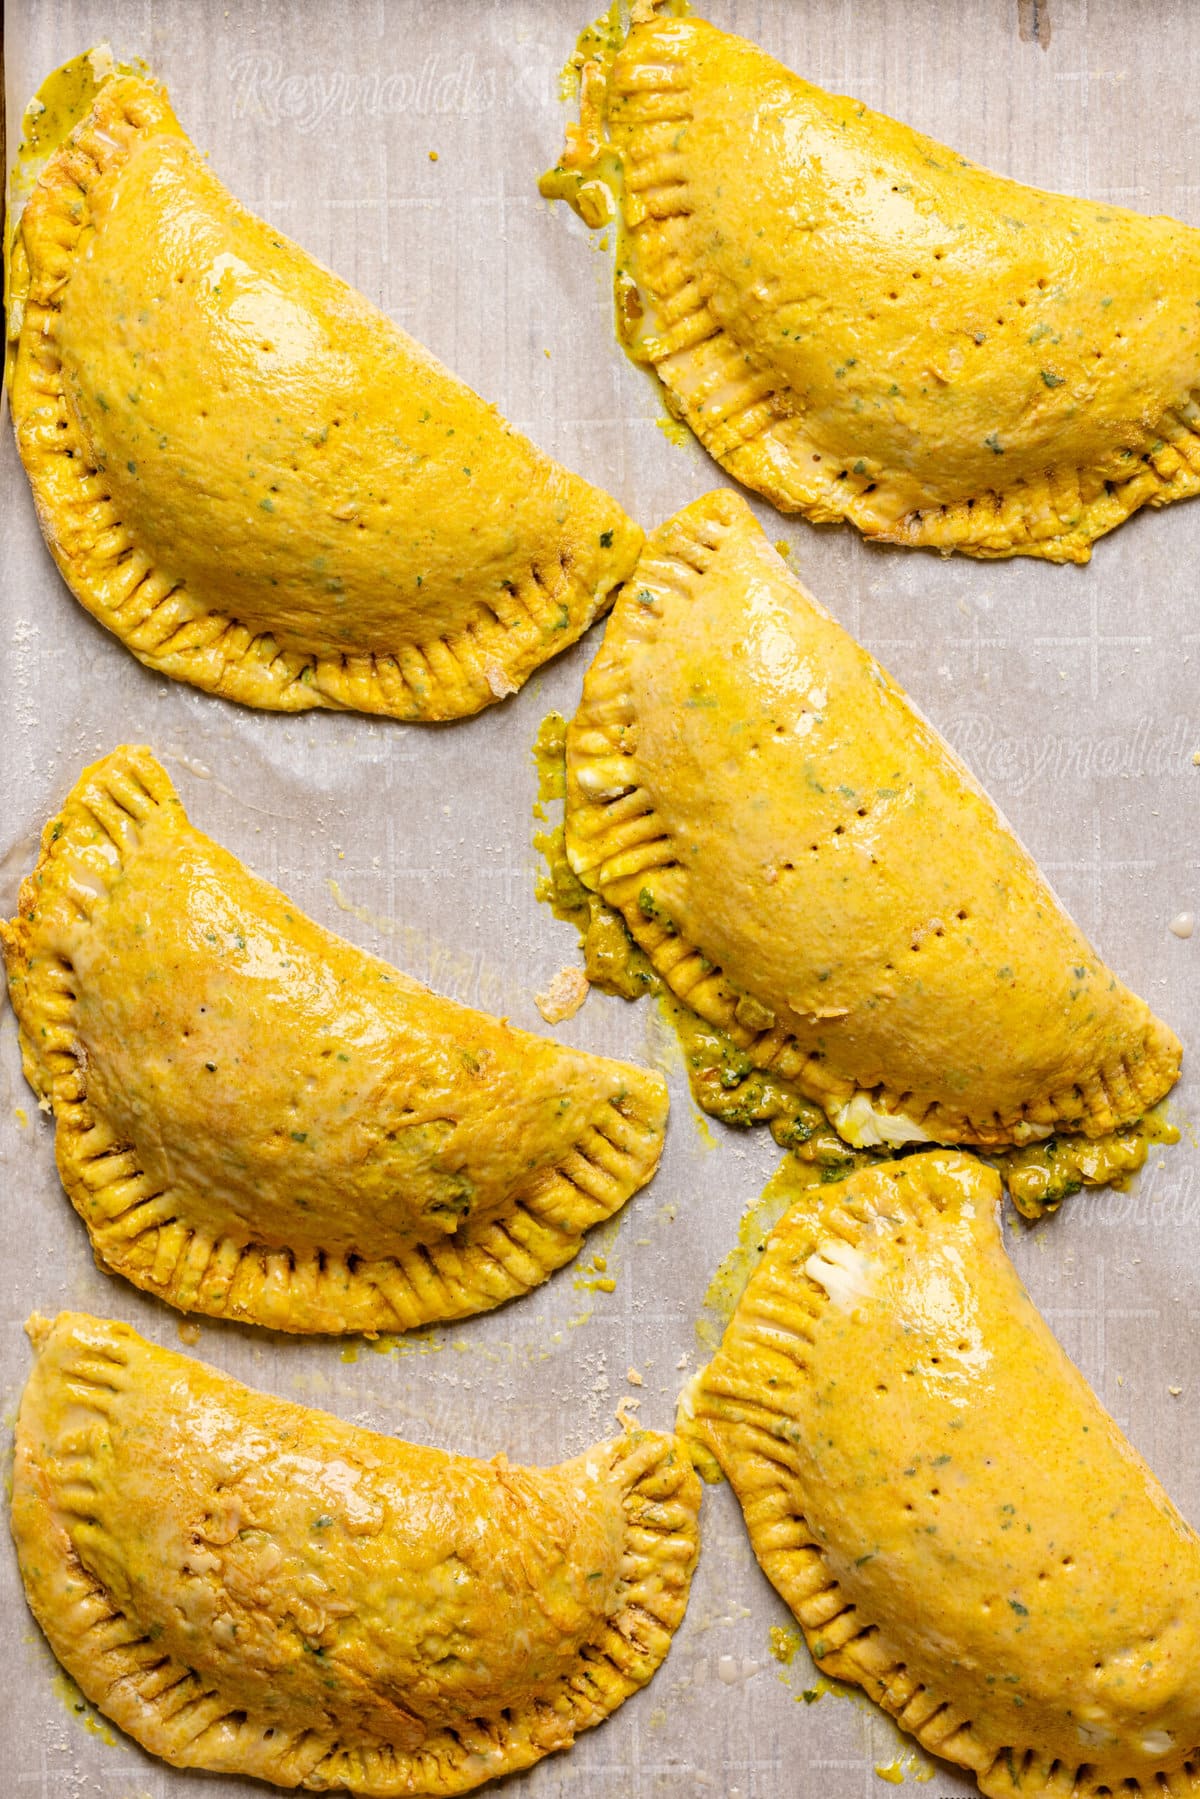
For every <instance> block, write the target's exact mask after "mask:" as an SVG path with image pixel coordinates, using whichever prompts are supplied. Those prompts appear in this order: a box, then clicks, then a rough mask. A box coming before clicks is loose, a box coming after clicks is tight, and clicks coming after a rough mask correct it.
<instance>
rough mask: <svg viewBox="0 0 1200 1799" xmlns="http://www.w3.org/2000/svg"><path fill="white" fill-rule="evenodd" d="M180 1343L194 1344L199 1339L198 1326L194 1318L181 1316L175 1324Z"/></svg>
mask: <svg viewBox="0 0 1200 1799" xmlns="http://www.w3.org/2000/svg"><path fill="white" fill-rule="evenodd" d="M176 1329H177V1330H178V1332H179V1341H180V1342H181V1343H188V1344H192V1345H194V1344H196V1343H198V1342H199V1341H200V1326H199V1325H198V1324H197V1323H196V1321H195V1319H194V1318H181V1319H180V1320H179V1322H178V1324H177V1325H176Z"/></svg>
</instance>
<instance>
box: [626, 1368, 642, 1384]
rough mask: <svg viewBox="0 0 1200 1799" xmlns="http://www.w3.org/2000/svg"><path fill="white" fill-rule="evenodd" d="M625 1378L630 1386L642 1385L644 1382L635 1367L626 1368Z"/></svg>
mask: <svg viewBox="0 0 1200 1799" xmlns="http://www.w3.org/2000/svg"><path fill="white" fill-rule="evenodd" d="M625 1379H626V1380H627V1381H628V1382H629V1384H630V1386H631V1387H644V1386H645V1384H646V1383H645V1381H644V1380H643V1379H642V1377H641V1375H640V1374H639V1373H638V1371H637V1369H636V1368H628V1369H626V1371H625Z"/></svg>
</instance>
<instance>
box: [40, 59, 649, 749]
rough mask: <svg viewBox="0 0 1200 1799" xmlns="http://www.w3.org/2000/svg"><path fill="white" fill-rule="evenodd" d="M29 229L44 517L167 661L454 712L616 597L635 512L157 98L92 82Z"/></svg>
mask: <svg viewBox="0 0 1200 1799" xmlns="http://www.w3.org/2000/svg"><path fill="white" fill-rule="evenodd" d="M183 199H186V200H187V201H188V202H189V205H188V207H184V208H182V209H181V205H180V202H181V200H183ZM160 215H161V216H160ZM176 215H179V216H176ZM180 217H182V220H183V223H182V224H181V223H180ZM19 232H20V244H19V249H18V254H17V259H16V262H15V263H14V283H13V286H14V297H15V301H16V305H15V308H14V311H15V314H19V316H20V319H21V325H20V335H19V342H18V346H17V352H16V356H15V360H14V367H13V379H12V412H13V421H14V425H15V427H16V432H17V442H18V446H19V448H20V452H21V456H22V460H23V461H24V464H25V467H26V471H27V473H28V475H29V478H30V482H31V485H32V488H33V493H34V500H35V503H36V506H37V510H38V517H39V520H40V522H41V526H42V530H43V532H44V535H45V537H46V541H47V544H48V545H49V547H50V550H51V552H52V554H53V555H54V558H55V560H56V562H57V563H58V566H59V568H60V569H61V571H62V574H63V576H64V578H65V580H66V581H67V583H68V585H69V586H70V588H71V590H72V592H73V593H74V594H75V595H76V597H77V598H78V599H79V600H80V601H81V602H82V603H83V604H84V605H85V606H86V607H87V609H88V610H89V611H90V612H91V613H93V615H94V616H95V617H96V618H98V619H99V620H100V622H101V623H102V624H104V625H105V626H106V627H107V628H108V629H109V630H111V631H113V632H114V633H115V634H116V635H117V636H118V637H119V638H121V640H122V642H124V643H125V644H126V645H127V647H128V648H129V649H131V650H132V651H133V653H134V654H135V655H136V656H137V657H138V658H139V660H141V661H142V662H144V663H146V664H147V666H148V667H151V668H154V669H157V670H160V671H161V672H163V673H164V674H168V675H170V676H172V677H173V678H174V679H176V680H182V681H187V682H190V683H191V684H193V685H195V686H198V687H202V688H205V689H206V690H208V691H209V692H213V693H218V694H221V695H223V696H224V697H226V698H229V699H234V700H238V701H241V702H243V703H244V704H247V705H253V706H265V707H270V708H272V709H274V710H280V711H303V710H306V709H308V708H311V707H314V706H320V707H334V708H351V709H354V710H357V711H364V712H375V713H384V714H387V715H389V716H391V717H394V718H401V719H445V718H454V717H459V716H462V715H464V714H468V713H472V712H476V711H478V710H479V709H480V708H481V707H483V706H487V705H490V704H492V703H493V701H495V700H497V699H500V698H503V697H504V696H505V695H506V694H508V693H512V692H515V691H516V689H517V688H518V687H519V686H520V685H521V683H522V682H523V681H524V680H525V679H526V678H527V677H528V675H529V674H530V673H531V672H532V670H533V669H534V668H536V667H538V666H539V665H540V664H541V663H543V662H545V661H546V660H547V659H548V658H549V657H550V656H551V655H554V654H557V652H558V651H559V650H561V649H564V648H565V647H566V646H567V645H568V644H570V643H572V642H574V641H575V639H576V638H577V637H578V636H579V635H580V634H581V632H583V631H584V630H586V628H587V627H588V625H590V624H591V623H592V621H593V620H594V619H595V618H596V617H597V616H598V615H599V613H601V612H602V611H604V610H605V609H606V607H607V605H608V604H609V602H610V599H611V595H612V593H613V591H614V590H615V588H616V586H617V585H618V584H619V582H620V580H621V579H622V578H623V576H624V575H625V574H626V573H627V572H628V569H629V567H630V566H631V564H632V562H633V560H634V557H635V556H636V554H637V549H638V545H639V544H640V542H641V532H640V531H639V530H638V528H637V527H636V526H635V525H633V524H632V523H631V521H630V520H629V519H628V518H626V516H625V514H624V513H623V511H622V510H621V508H620V507H619V506H618V505H617V504H616V502H615V501H613V500H611V499H610V498H609V497H608V496H607V495H605V494H603V493H601V492H600V491H599V490H598V489H595V488H592V487H589V486H588V485H587V484H586V483H585V482H583V481H582V480H580V479H579V478H578V477H576V476H574V475H570V474H568V473H567V471H565V470H563V469H561V468H560V467H559V466H558V465H557V464H555V463H553V462H552V461H551V460H550V459H549V458H548V457H546V456H544V455H543V454H542V453H541V452H540V451H538V450H537V449H535V448H534V446H533V445H531V444H529V443H528V442H527V441H526V440H525V439H523V438H522V437H520V435H519V434H518V433H516V432H515V431H513V429H512V428H511V427H510V426H509V425H507V424H506V423H505V422H504V421H503V420H502V419H501V418H500V417H499V416H498V414H496V413H495V411H494V409H492V408H490V407H487V406H485V405H484V403H483V402H482V401H481V400H479V399H478V397H477V396H476V395H475V394H473V393H472V392H471V391H470V390H469V389H468V388H466V387H465V386H464V385H463V384H462V383H461V382H459V381H457V380H455V379H454V377H453V376H451V375H449V374H448V373H447V371H445V370H444V369H443V368H442V367H441V365H440V364H438V363H437V362H436V361H435V360H434V358H432V357H431V356H429V354H428V353H427V352H426V351H424V350H423V349H422V348H421V347H420V346H419V345H418V344H416V343H414V342H413V341H412V340H411V339H409V338H407V337H405V336H404V335H403V334H402V333H401V332H399V331H398V330H396V328H395V327H393V326H392V325H391V323H390V322H389V321H388V320H386V319H385V318H384V317H383V315H382V314H379V313H377V312H375V310H374V309H373V308H371V307H369V306H368V305H367V303H366V301H364V300H362V299H361V298H360V297H359V296H357V295H356V294H354V293H353V292H352V291H351V290H350V289H349V288H347V287H345V286H344V285H343V284H342V283H341V282H339V281H337V280H336V278H335V277H334V276H332V275H329V274H328V273H327V272H326V271H325V270H323V269H321V268H319V266H318V265H317V264H316V263H314V262H312V261H311V260H310V259H309V258H308V257H306V256H305V255H304V254H303V253H302V252H301V251H299V250H298V249H296V248H295V247H294V246H292V245H290V244H288V243H287V242H286V240H283V239H281V238H280V237H279V236H278V235H277V234H276V233H274V232H273V231H271V230H270V229H269V228H268V227H267V226H266V225H264V224H263V223H262V222H261V221H259V220H257V219H254V218H253V217H251V215H249V214H248V213H246V212H245V211H244V210H243V209H242V208H241V207H239V206H237V204H236V203H235V202H234V201H233V200H232V199H231V198H230V196H229V195H228V194H227V193H226V192H225V190H224V189H223V188H222V187H221V186H220V184H219V183H218V182H217V181H216V179H215V177H213V176H212V175H211V173H210V172H209V171H208V170H207V168H206V167H205V166H204V164H203V162H202V160H201V159H200V158H199V156H198V155H197V154H196V152H195V150H194V149H193V147H192V145H191V144H190V142H189V141H188V139H187V138H186V137H185V136H184V135H183V134H182V132H181V131H180V128H179V126H178V123H177V122H176V120H175V118H174V115H173V113H172V112H171V109H170V106H169V105H168V103H167V100H166V97H165V95H164V93H163V91H162V89H161V88H159V87H158V86H157V85H156V84H155V83H153V82H150V81H146V80H142V79H140V78H138V77H134V76H114V77H112V78H111V79H109V80H108V81H107V82H106V83H105V84H104V85H103V86H102V87H101V89H100V92H99V94H98V95H97V97H96V99H95V102H94V105H93V107H92V110H91V112H90V114H89V115H88V117H87V118H86V119H84V120H83V121H82V122H81V124H80V125H79V126H78V127H77V128H76V130H75V131H74V132H73V133H72V135H71V137H70V139H69V141H68V143H67V144H66V145H65V146H64V148H63V149H61V150H59V151H57V152H56V153H55V154H54V155H52V156H51V158H50V159H49V161H48V163H47V165H46V167H45V169H44V170H43V171H42V174H41V176H40V178H39V180H38V184H37V186H36V188H35V190H34V192H33V195H32V197H31V198H30V201H29V203H28V205H27V207H26V209H25V211H24V213H23V215H22V218H21V221H20V226H19ZM189 233H190V235H189ZM147 244H149V245H150V246H151V249H150V250H149V251H147V250H146V248H145V246H146V245H147ZM222 245H224V246H225V248H226V252H227V253H226V254H225V255H224V257H222V255H218V254H217V253H216V252H217V250H218V249H220V248H221V246H222ZM189 257H190V258H191V260H190V261H189V260H188V259H189ZM223 260H224V262H225V263H228V264H229V265H230V266H231V267H234V268H236V269H238V270H240V271H241V273H240V274H239V275H237V276H236V277H235V276H234V275H230V274H229V273H228V271H226V274H225V275H224V276H221V277H219V278H218V276H217V274H216V273H215V271H216V270H217V267H218V265H220V264H222V261H223ZM176 262H178V265H179V266H178V267H176V266H175V263H176ZM172 270H174V273H172ZM236 280H242V281H243V282H244V289H245V291H244V292H243V291H240V290H239V291H234V292H233V294H232V297H231V298H227V299H226V300H224V301H222V299H221V297H220V296H221V295H222V292H223V287H222V282H223V281H224V282H225V284H226V285H229V284H236ZM80 283H82V287H80V286H79V284H80ZM77 287H78V288H79V291H78V293H76V288H77ZM93 288H94V290H95V291H93ZM84 289H86V290H87V291H84ZM118 304H119V306H120V308H121V311H122V315H123V317H124V318H125V319H126V320H128V319H130V318H133V319H136V320H137V321H138V323H137V325H136V327H135V328H133V329H132V330H131V331H126V330H124V329H123V330H121V331H116V330H110V329H108V327H107V325H106V322H105V309H106V306H107V307H111V306H113V305H118ZM222 305H224V307H225V310H224V312H221V311H220V307H221V306H222ZM239 308H240V310H239ZM289 331H290V332H291V334H292V338H293V339H294V340H295V342H294V343H290V340H289V339H288V337H287V333H288V332H289ZM264 333H273V334H274V337H275V338H278V339H280V341H279V342H275V341H273V339H272V338H269V337H267V336H265V335H264ZM260 339H261V340H262V341H261V343H260V341H259V340H260ZM150 365H153V366H154V368H155V370H156V373H155V375H154V377H153V379H151V377H150V374H149V366H150ZM143 374H145V377H146V378H145V380H144V381H143V379H142V377H143ZM106 389H107V391H105V390H106ZM118 396H120V397H118ZM135 401H136V402H137V403H136V404H134V402H135ZM185 422H186V430H184V429H183V426H184V423H185ZM248 443H252V450H251V451H248V450H247V447H246V446H247V444H248ZM459 445H461V446H462V448H461V449H460V448H459V447H458V446H459ZM464 455H469V456H470V458H471V463H470V466H466V465H463V466H460V465H462V464H463V456H464ZM254 462H257V463H258V465H259V467H258V468H257V469H252V463H254ZM252 489H253V491H251V490H252Z"/></svg>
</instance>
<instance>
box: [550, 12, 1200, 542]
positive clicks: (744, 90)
mask: <svg viewBox="0 0 1200 1799" xmlns="http://www.w3.org/2000/svg"><path fill="white" fill-rule="evenodd" d="M582 94H583V101H582V119H581V128H580V129H579V130H578V131H576V130H574V129H572V130H571V131H569V132H568V139H569V142H568V149H567V151H566V153H565V154H564V157H563V160H562V162H561V163H560V164H559V166H558V168H557V169H556V170H554V171H552V172H551V174H550V175H549V176H547V177H546V178H545V181H544V187H545V191H547V192H551V193H565V194H567V195H568V196H570V195H571V193H572V190H573V189H574V190H575V192H576V194H577V193H578V188H579V186H580V185H593V184H594V182H595V179H596V177H597V176H598V175H601V174H603V173H604V172H605V171H606V170H608V169H611V167H612V165H613V163H614V162H616V163H617V164H619V167H620V171H621V179H620V181H619V182H618V183H617V184H616V186H617V190H618V194H619V200H618V205H619V208H620V213H621V219H622V225H623V234H622V235H623V243H622V254H621V261H620V270H621V272H620V273H619V275H618V285H617V303H618V304H617V311H618V322H619V327H620V329H621V332H622V335H623V337H624V339H625V342H626V344H627V346H628V348H629V349H630V351H631V353H632V354H633V355H634V357H635V358H636V359H637V360H639V361H642V362H645V363H648V364H650V365H651V366H652V367H653V368H654V370H655V371H656V373H657V375H658V377H659V379H660V380H661V381H662V383H663V385H664V388H665V390H666V394H667V398H668V401H669V404H670V405H671V408H672V410H673V411H676V412H678V413H679V414H680V416H682V417H683V418H684V419H686V421H687V423H688V424H689V425H690V426H691V428H692V430H693V431H694V432H695V433H696V435H697V437H698V438H699V439H700V441H701V443H702V444H703V445H704V447H705V449H707V450H708V451H709V452H710V454H711V455H713V456H715V457H716V459H717V461H718V462H720V463H721V465H722V467H724V468H725V469H727V470H728V471H729V473H730V474H731V475H733V476H735V477H736V478H737V479H738V480H739V481H743V482H745V484H746V485H747V486H748V487H752V488H754V489H755V490H756V491H757V492H759V493H761V494H765V495H766V497H767V498H768V499H769V500H771V501H772V502H773V503H774V504H775V505H776V506H778V507H780V508H781V509H782V510H783V511H785V512H802V513H803V514H804V515H805V517H807V518H809V519H812V520H814V521H818V522H833V521H838V520H842V519H847V520H849V521H850V523H852V524H854V525H857V527H858V529H859V530H860V531H862V532H863V533H864V535H865V536H867V537H872V538H877V539H881V540H882V541H884V542H887V543H898V544H910V545H921V546H927V547H931V548H936V549H941V550H947V551H948V550H965V551H967V552H968V553H969V554H970V555H974V556H1012V555H1017V554H1021V555H1028V556H1041V557H1045V558H1046V559H1047V560H1049V561H1052V562H1086V561H1087V559H1088V556H1089V554H1090V547H1091V544H1092V542H1093V540H1094V539H1095V538H1097V537H1101V536H1103V534H1104V533H1105V532H1106V531H1111V530H1112V529H1113V528H1114V526H1116V525H1119V524H1120V523H1121V521H1122V520H1123V519H1125V518H1128V516H1129V514H1130V513H1131V512H1135V511H1136V510H1137V509H1138V508H1139V507H1141V506H1145V505H1151V506H1163V505H1166V504H1167V502H1168V501H1170V500H1176V499H1183V498H1185V497H1186V496H1188V495H1190V494H1194V493H1195V492H1196V491H1197V489H1198V488H1200V435H1198V428H1197V419H1198V418H1200V410H1198V404H1197V400H1198V396H1200V310H1198V309H1197V301H1198V299H1200V232H1197V231H1195V230H1193V229H1190V228H1189V227H1188V226H1185V225H1181V224H1179V223H1178V222H1177V221H1176V220H1174V219H1168V218H1147V217H1144V216H1142V215H1141V214H1139V213H1133V212H1128V211H1126V210H1125V208H1123V207H1120V206H1110V205H1108V204H1106V203H1097V202H1094V201H1090V200H1077V199H1072V198H1068V197H1066V196H1064V195H1061V194H1049V193H1043V192H1040V191H1039V190H1038V189H1036V188H1029V187H1022V186H1021V185H1019V184H1018V183H1017V182H1015V181H1008V180H1005V179H1003V178H1002V177H1001V176H998V175H993V174H990V173H989V172H988V171H987V170H986V169H980V168H977V167H975V166H974V165H973V164H972V163H970V162H968V161H967V160H966V159H965V158H964V157H962V156H960V155H958V153H957V152H956V151H954V150H948V149H946V148H944V147H943V146H942V145H941V144H937V143H934V142H933V141H932V140H931V139H930V138H927V137H923V136H922V135H921V134H920V133H919V132H916V131H912V130H910V129H909V128H908V126H906V125H901V124H898V123H897V122H896V121H895V120H894V119H889V118H886V117H884V115H883V114H881V113H877V112H872V111H871V110H870V108H869V107H866V106H863V105H862V104H861V103H860V102H859V101H857V100H853V99H847V98H844V97H840V96H834V95H831V94H827V93H824V92H823V91H822V90H821V89H820V88H817V87H813V86H812V85H811V84H810V83H809V82H807V81H803V80H801V79H800V77H799V76H798V75H793V74H792V73H791V72H790V70H788V69H786V68H784V67H783V65H782V64H780V63H778V62H776V61H775V60H774V58H773V57H770V56H767V55H766V54H765V53H764V52H763V51H761V50H759V49H757V48H756V47H755V46H754V45H753V44H750V43H747V42H746V41H745V40H744V39H743V38H740V37H734V36H731V35H730V34H729V33H727V32H724V31H719V30H717V29H716V27H715V26H712V25H710V24H708V23H706V21H705V20H703V19H694V18H670V17H665V16H663V17H654V18H649V19H646V20H644V21H643V22H642V23H638V24H635V25H634V26H633V28H632V29H631V31H630V32H629V36H628V38H627V40H626V42H625V44H624V46H623V48H621V50H620V51H619V52H618V53H617V55H616V58H615V61H613V62H612V63H611V66H609V67H607V68H606V67H605V66H604V64H603V62H602V61H600V60H597V59H595V58H593V59H591V60H590V61H588V62H586V63H585V65H584V70H583V82H582ZM583 210H584V212H585V216H588V215H589V213H590V222H594V221H595V220H596V218H597V217H598V216H603V212H602V210H601V209H599V208H592V207H589V206H588V205H587V203H586V201H585V204H584V207H583Z"/></svg>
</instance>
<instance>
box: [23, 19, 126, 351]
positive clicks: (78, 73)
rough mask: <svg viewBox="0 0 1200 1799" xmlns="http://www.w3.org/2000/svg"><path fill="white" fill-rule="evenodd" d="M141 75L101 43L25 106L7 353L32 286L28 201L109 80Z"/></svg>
mask: <svg viewBox="0 0 1200 1799" xmlns="http://www.w3.org/2000/svg"><path fill="white" fill-rule="evenodd" d="M139 73H144V70H143V69H142V68H141V67H140V66H135V65H134V64H132V63H125V62H114V60H113V57H112V52H111V51H110V50H109V48H108V46H107V45H106V44H100V45H98V46H97V47H96V48H95V49H93V50H85V51H83V53H82V54H81V55H79V56H73V57H72V58H71V60H70V61H69V62H65V63H63V65H62V67H61V68H58V69H55V70H54V71H53V72H52V73H51V74H49V75H47V77H46V79H45V81H43V82H42V85H41V86H40V87H39V88H38V91H37V93H36V94H35V95H34V96H33V99H32V100H31V101H30V102H29V105H28V106H27V107H26V108H25V116H24V118H23V119H22V120H21V139H20V142H19V144H18V145H17V154H16V157H15V158H14V160H13V165H12V172H11V174H10V176H9V182H8V205H7V208H6V212H5V226H4V314H5V319H6V321H7V326H6V332H7V338H6V341H7V350H6V356H7V357H11V356H12V354H13V353H14V349H15V345H16V341H17V338H18V336H19V335H20V330H21V314H22V311H23V298H24V292H25V289H26V287H27V286H28V269H27V267H26V265H25V252H24V250H23V249H22V247H21V244H20V238H19V227H20V223H21V214H22V213H23V212H24V210H25V203H26V201H27V200H28V199H29V196H30V194H31V193H32V192H33V189H34V186H35V185H36V183H37V178H38V176H39V175H40V174H41V172H42V170H43V168H44V167H45V166H46V163H47V162H48V161H49V160H50V158H51V156H53V154H54V152H55V151H56V150H57V149H59V148H60V147H61V146H62V145H63V144H65V143H66V141H67V139H68V138H69V137H70V135H71V133H72V131H74V129H75V127H76V125H78V124H79V122H80V120H81V119H83V118H85V117H86V116H87V114H88V112H89V111H90V110H91V106H92V102H93V101H94V100H95V98H96V95H97V94H98V93H99V91H100V89H101V88H102V87H103V85H104V83H105V82H106V81H107V80H109V78H110V77H111V76H113V75H133V74H139ZM11 377H12V369H11V367H6V369H5V380H6V382H7V381H9V380H11Z"/></svg>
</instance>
